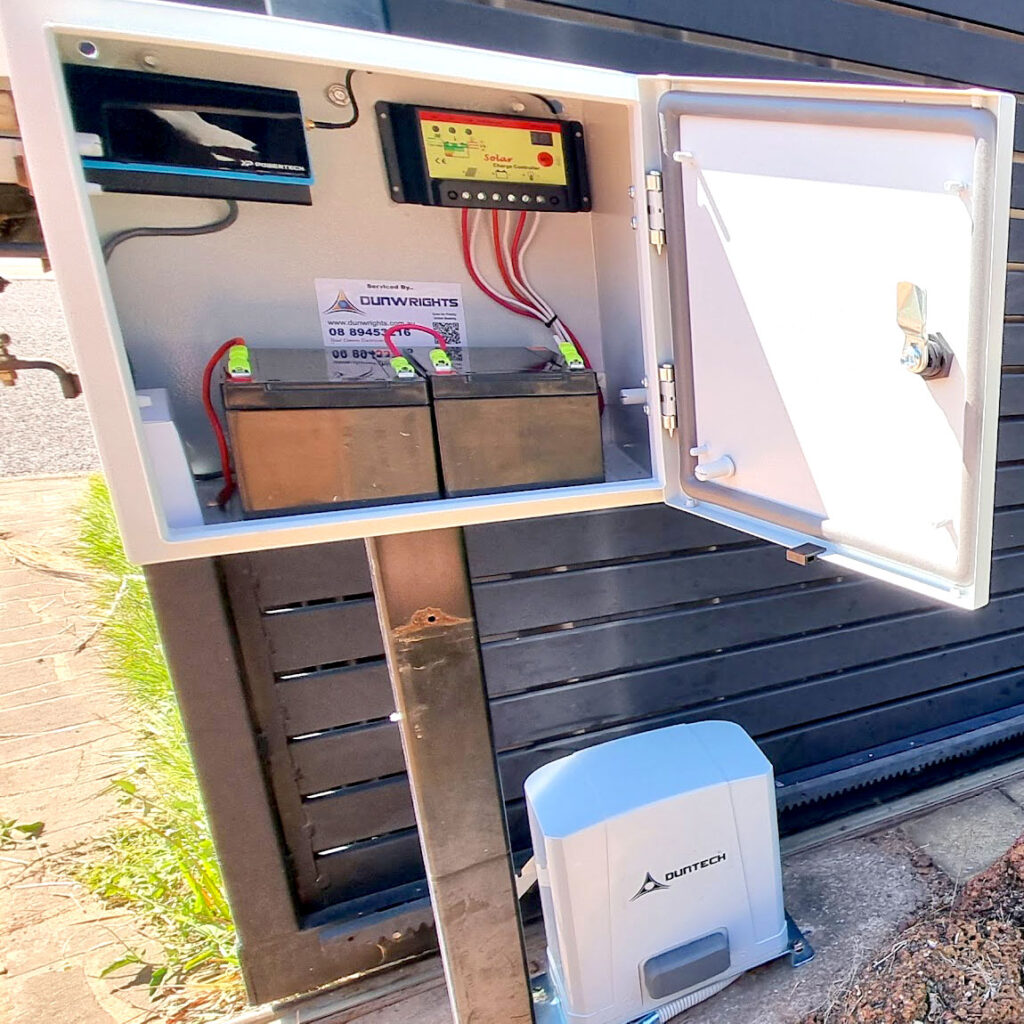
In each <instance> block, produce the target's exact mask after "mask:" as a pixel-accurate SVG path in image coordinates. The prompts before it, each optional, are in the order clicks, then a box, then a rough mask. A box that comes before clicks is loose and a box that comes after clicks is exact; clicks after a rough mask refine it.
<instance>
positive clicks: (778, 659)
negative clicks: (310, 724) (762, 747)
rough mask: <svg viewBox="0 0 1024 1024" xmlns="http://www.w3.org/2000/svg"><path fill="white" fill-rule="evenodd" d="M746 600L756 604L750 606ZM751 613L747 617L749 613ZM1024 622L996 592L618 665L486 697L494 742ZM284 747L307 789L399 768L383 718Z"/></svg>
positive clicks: (1006, 567) (690, 701)
mask: <svg viewBox="0 0 1024 1024" xmlns="http://www.w3.org/2000/svg"><path fill="white" fill-rule="evenodd" d="M1014 585H1016V586H1024V555H1022V554H1013V555H1009V556H1002V557H998V558H996V560H995V563H994V570H993V590H995V591H998V590H1000V589H1006V588H1008V587H1011V586H1014ZM893 593H903V592H902V591H893ZM746 604H747V603H746V602H744V605H746ZM752 607H754V608H756V603H755V604H753V605H752ZM712 610H713V609H712ZM720 610H721V609H720ZM750 614H751V617H754V616H755V615H756V612H751V613H750ZM828 624H829V625H833V623H831V622H829V623H828ZM1022 624H1024V596H1021V595H1014V596H1012V597H1009V598H996V599H995V600H993V601H992V602H991V603H990V604H989V605H988V606H987V607H986V608H984V609H982V610H980V611H978V612H975V613H974V614H973V615H965V614H963V613H962V612H959V611H956V610H954V609H950V608H946V607H938V608H929V609H928V610H926V611H923V612H918V613H916V614H912V615H907V616H903V617H901V618H899V619H895V620H887V619H884V618H879V619H877V620H875V621H871V622H868V623H863V624H861V625H847V626H844V627H842V628H840V627H839V625H838V623H837V624H836V628H835V629H826V630H825V631H824V632H822V633H820V634H815V635H813V636H809V637H794V636H786V635H785V634H782V635H778V638H776V637H777V635H776V634H773V635H772V636H770V637H769V638H768V641H769V642H767V643H763V644H758V645H757V646H754V647H751V648H749V649H747V650H742V651H732V652H727V653H722V654H712V655H709V656H706V657H702V658H693V659H692V660H690V661H689V662H687V663H683V664H673V665H664V666H655V667H651V668H647V669H642V670H640V671H635V672H618V673H615V674H613V675H608V676H602V677H600V678H598V679H596V680H591V681H588V682H586V683H575V684H570V685H568V686H562V687H552V688H551V689H549V690H544V691H540V692H533V693H529V692H526V693H524V694H523V695H522V697H521V698H516V699H510V698H508V697H505V698H502V699H499V700H493V699H492V702H491V713H492V717H493V723H494V736H495V744H496V746H497V748H498V749H499V750H508V749H510V748H512V747H516V746H522V745H525V744H528V743H535V742H539V741H542V740H544V739H546V738H548V737H550V736H552V735H559V734H561V733H564V732H568V731H572V730H573V729H574V728H575V729H584V728H596V727H599V726H600V725H604V724H613V723H614V722H615V721H618V720H633V719H638V718H641V717H644V716H645V715H651V714H657V713H661V712H667V711H670V710H675V709H679V708H685V707H687V706H692V705H695V704H699V703H701V702H704V701H710V700H713V699H716V698H719V699H720V698H724V697H729V696H733V695H736V694H739V693H742V692H743V691H745V690H753V689H760V688H762V687H766V686H782V685H784V684H786V683H788V682H790V681H792V680H794V679H803V678H807V677H809V676H814V675H819V674H823V673H826V672H835V671H838V670H841V669H848V668H851V667H853V666H856V665H857V664H858V663H860V662H862V661H863V660H864V658H865V657H866V656H867V654H866V653H865V652H870V656H871V658H872V659H874V660H877V659H881V658H892V657H897V656H900V655H904V654H907V653H909V652H912V651H914V650H915V649H917V648H934V647H937V646H941V645H946V644H953V643H961V642H963V641H965V640H968V639H971V638H976V637H979V636H983V635H984V634H985V633H986V632H1005V631H1006V630H1009V629H1016V628H1018V627H1019V626H1021V625H1022ZM694 632H695V633H696V634H697V637H698V639H697V640H696V641H695V642H694V644H693V645H694V646H700V641H699V636H700V633H701V629H700V628H697V629H696V630H694ZM562 635H563V634H562V633H556V634H552V636H554V637H561V636H562ZM520 642H522V641H520ZM620 660H622V659H620ZM620 667H621V666H619V665H616V666H615V668H620ZM535 682H536V680H534V679H532V678H531V677H525V678H520V679H518V680H517V681H516V682H515V684H513V685H512V686H511V688H512V689H519V690H520V691H528V690H529V689H530V687H531V684H532V683H535ZM488 688H489V690H491V694H492V697H494V696H495V685H494V682H493V680H491V679H490V678H488ZM574 722H575V723H577V724H576V725H573V723H574ZM290 751H291V755H292V760H293V763H294V764H295V768H296V772H297V775H298V779H299V787H300V790H301V791H302V792H303V793H307V794H308V793H314V792H323V791H325V790H330V789H335V788H337V787H340V786H347V785H350V784H352V783H357V782H361V781H363V780H366V779H374V778H377V777H379V776H381V775H390V774H392V773H397V772H401V771H403V770H404V767H405V762H404V759H403V756H402V748H401V741H400V738H399V735H398V729H397V726H396V725H394V724H393V723H391V722H387V721H385V722H379V723H377V724H374V725H367V726H365V727H362V728H358V729H354V730H342V731H337V732H329V733H325V734H324V735H323V736H319V737H316V738H311V739H306V740H301V741H299V742H297V743H293V744H292V745H291V747H290Z"/></svg>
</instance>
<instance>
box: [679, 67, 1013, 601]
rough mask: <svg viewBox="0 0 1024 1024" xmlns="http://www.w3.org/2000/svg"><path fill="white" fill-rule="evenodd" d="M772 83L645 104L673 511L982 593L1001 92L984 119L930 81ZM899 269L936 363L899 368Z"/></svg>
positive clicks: (997, 285)
mask: <svg viewBox="0 0 1024 1024" xmlns="http://www.w3.org/2000/svg"><path fill="white" fill-rule="evenodd" d="M765 92H766V93H767V95H765V94H764V93H761V94H759V95H758V96H757V97H756V98H754V99H753V100H751V99H750V98H749V97H747V98H744V97H740V96H736V95H732V96H716V97H713V98H712V101H711V102H709V103H705V102H703V99H697V98H695V97H694V94H692V93H689V94H682V93H678V94H669V96H668V97H664V98H663V100H662V117H663V118H664V124H665V125H666V126H667V132H666V141H667V145H666V159H665V175H666V205H667V207H669V208H670V212H669V216H668V222H669V236H670V240H669V245H670V247H671V246H672V245H673V244H676V245H680V244H681V245H682V246H684V251H683V252H678V251H672V253H671V256H672V261H673V263H674V269H673V278H672V283H673V286H674V287H679V286H681V287H682V288H684V289H685V298H684V299H683V300H682V301H678V300H677V301H676V303H675V305H674V312H675V314H676V324H675V331H676V337H677V345H678V348H677V351H678V353H679V360H680V362H681V363H682V364H683V369H684V372H683V373H682V374H681V378H682V383H681V385H680V401H681V402H682V405H683V411H682V414H681V427H682V429H681V431H680V439H681V445H682V446H683V451H682V453H681V459H680V462H679V466H680V474H679V481H678V484H679V491H678V493H677V494H676V495H675V496H674V497H673V498H671V499H670V500H671V501H672V503H673V504H679V505H681V506H683V507H689V508H691V510H693V511H697V512H698V513H699V514H707V515H711V516H712V517H716V518H721V519H722V521H727V522H730V523H732V524H733V525H737V526H740V527H741V528H744V529H751V530H752V532H756V533H759V534H760V535H762V536H767V537H769V538H770V539H773V540H779V541H781V542H783V543H786V544H787V545H789V546H793V545H794V542H795V543H797V544H799V543H803V542H814V543H816V544H819V545H820V546H821V548H822V549H823V550H822V557H833V558H835V559H836V560H839V561H841V562H843V564H847V565H851V566H854V567H856V568H860V569H862V570H865V571H868V572H870V573H871V574H873V575H877V576H881V577H882V578H886V579H891V580H893V581H896V582H901V583H903V584H904V585H909V586H912V587H914V588H915V589H919V590H922V591H924V592H926V593H931V594H933V595H934V596H937V597H940V598H941V599H944V600H948V601H952V602H953V603H959V604H966V605H970V606H974V605H977V604H982V603H984V602H985V600H987V578H988V562H989V559H990V547H991V519H992V506H993V495H992V490H993V478H994V464H995V429H994V426H995V418H996V416H997V415H998V408H997V407H998V382H999V377H998V374H999V354H1000V349H1001V338H1002V324H1001V317H1002V299H1003V275H1004V272H1005V247H1006V227H1005V225H1006V221H1007V217H1008V184H1009V155H1010V154H1009V144H1008V142H1007V135H1008V132H1009V129H1008V127H1007V125H1006V117H1007V113H1006V110H1005V104H1004V105H1002V109H1000V103H999V97H997V96H996V95H995V94H987V95H988V103H987V104H984V101H982V100H981V98H980V96H979V94H977V93H974V94H973V96H974V102H976V103H977V104H978V107H983V106H987V107H988V108H989V109H978V108H972V106H971V105H969V104H970V102H971V101H970V100H969V99H968V97H969V96H971V94H968V93H966V92H961V93H959V94H956V93H949V94H947V96H948V97H950V102H949V106H948V107H942V106H940V105H939V104H937V103H936V102H935V98H936V94H935V92H934V91H929V92H928V93H927V96H928V99H929V100H931V105H929V103H927V102H920V98H919V97H915V95H914V90H884V89H880V90H876V95H872V94H871V93H870V92H868V91H866V90H864V92H866V94H867V95H866V98H865V97H861V98H859V99H857V100H853V99H851V100H849V101H844V100H843V99H842V97H840V96H837V95H836V90H834V89H833V90H831V91H823V92H820V93H819V94H818V95H817V97H815V96H814V94H813V92H812V91H811V90H809V89H808V90H807V91H806V92H805V94H804V95H803V96H796V97H794V96H792V95H789V96H786V95H779V96H775V97H772V96H771V84H768V85H767V86H766V87H765ZM897 92H898V93H901V94H902V95H900V96H899V103H900V106H898V107H897V106H896V96H894V95H892V94H893V93H897ZM830 93H831V94H830ZM887 94H888V95H887ZM982 95H985V94H982ZM672 96H676V97H678V105H677V106H676V105H674V101H673V99H672V98H671V97H672ZM954 96H956V97H957V99H959V100H960V105H959V106H958V105H957V103H956V101H955V100H953V99H952V97H954ZM705 98H706V97H705ZM915 99H917V100H918V102H917V103H916V104H915V102H914V101H915ZM886 101H888V105H887V102H886ZM965 101H966V102H965ZM773 107H774V111H773ZM997 115H999V116H998V117H997ZM1008 116H1009V117H1010V118H1011V119H1012V106H1011V107H1010V112H1009V115H1008ZM1000 119H1001V123H1000ZM1011 124H1012V121H1011ZM669 150H671V152H669ZM673 229H675V230H674V231H673ZM673 235H674V237H673ZM901 282H911V283H913V284H914V285H916V286H918V287H919V288H920V289H922V290H923V291H924V293H925V294H926V298H927V320H926V326H925V333H926V334H927V335H933V334H938V335H941V337H942V339H944V340H945V342H946V343H947V344H948V346H949V349H950V350H951V353H952V363H951V369H950V372H949V374H948V376H944V377H937V378H931V379H925V378H923V377H921V376H919V375H917V374H915V373H913V372H910V371H909V370H908V369H907V368H906V367H905V366H904V365H903V364H902V363H901V352H902V350H903V347H904V333H903V330H902V329H901V327H900V324H899V323H898V321H897V286H898V285H899V284H900V283H901ZM723 469H724V472H722V470H723ZM718 473H721V475H716V474H718Z"/></svg>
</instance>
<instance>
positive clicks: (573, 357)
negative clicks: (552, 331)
mask: <svg viewBox="0 0 1024 1024" xmlns="http://www.w3.org/2000/svg"><path fill="white" fill-rule="evenodd" d="M558 351H559V352H561V353H562V358H563V359H564V360H565V365H566V366H568V367H569V369H570V370H585V369H586V364H585V363H584V362H583V356H581V355H580V353H579V349H577V348H576V346H575V345H574V344H573V343H572V342H571V341H560V342H559V343H558Z"/></svg>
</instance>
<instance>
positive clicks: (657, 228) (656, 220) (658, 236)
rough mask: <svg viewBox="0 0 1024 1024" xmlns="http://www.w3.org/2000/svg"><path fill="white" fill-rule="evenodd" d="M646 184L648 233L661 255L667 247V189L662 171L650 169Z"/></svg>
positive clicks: (645, 180)
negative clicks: (664, 187)
mask: <svg viewBox="0 0 1024 1024" xmlns="http://www.w3.org/2000/svg"><path fill="white" fill-rule="evenodd" d="M644 185H645V187H646V189H647V233H648V236H649V238H650V241H651V245H653V246H654V248H655V249H657V250H658V255H659V256H660V255H661V251H662V249H664V248H665V191H664V189H663V188H662V179H661V171H648V172H647V177H646V178H645V179H644Z"/></svg>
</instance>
